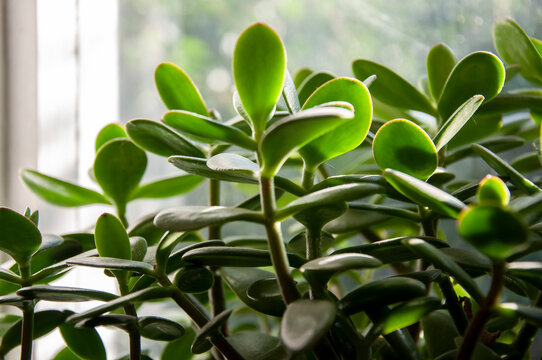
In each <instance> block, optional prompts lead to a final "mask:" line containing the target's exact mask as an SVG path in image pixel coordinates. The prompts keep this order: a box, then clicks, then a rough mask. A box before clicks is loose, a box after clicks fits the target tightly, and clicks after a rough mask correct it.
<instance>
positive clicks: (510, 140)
mask: <svg viewBox="0 0 542 360" xmlns="http://www.w3.org/2000/svg"><path fill="white" fill-rule="evenodd" d="M478 144H479V145H482V146H483V147H485V148H487V149H489V150H491V151H493V152H495V153H498V152H502V151H506V150H510V149H514V148H517V147H519V146H521V145H523V144H525V140H523V139H522V138H520V137H519V136H499V137H492V138H489V139H486V140H482V141H480V142H478ZM475 154H476V153H475V152H474V151H473V150H472V148H471V147H470V144H469V145H467V146H462V147H460V148H458V149H457V150H455V151H453V152H450V153H448V154H446V158H445V159H444V160H445V163H446V164H453V163H454V162H456V161H459V160H462V159H464V158H466V157H469V156H474V155H475Z"/></svg>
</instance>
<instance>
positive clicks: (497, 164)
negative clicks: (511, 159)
mask: <svg viewBox="0 0 542 360" xmlns="http://www.w3.org/2000/svg"><path fill="white" fill-rule="evenodd" d="M471 147H472V149H473V150H474V151H475V152H476V153H477V154H478V155H480V157H481V158H482V159H483V160H484V161H485V162H486V163H487V164H488V165H489V166H491V167H492V168H493V169H494V170H495V171H496V172H497V173H498V174H499V175H501V176H503V177H506V178H507V179H508V180H509V181H510V182H511V183H512V184H514V185H516V186H517V187H518V188H520V189H522V190H523V191H524V192H525V193H527V194H529V195H534V194H537V193H539V192H541V191H542V189H540V188H539V187H538V186H537V185H535V184H534V183H533V182H532V181H531V180H529V179H527V178H526V177H525V176H523V175H522V174H521V173H520V172H519V171H517V170H516V169H514V168H513V167H512V166H510V165H509V164H508V163H507V162H506V161H504V160H503V159H501V158H500V157H499V156H498V155H496V154H495V153H494V152H492V151H491V150H489V149H486V148H485V147H483V146H481V145H479V144H472V145H471Z"/></svg>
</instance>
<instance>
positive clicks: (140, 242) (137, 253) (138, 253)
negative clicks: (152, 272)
mask: <svg viewBox="0 0 542 360" xmlns="http://www.w3.org/2000/svg"><path fill="white" fill-rule="evenodd" d="M147 249H148V245H147V240H145V238H143V237H141V236H130V252H131V253H132V257H131V258H132V259H133V260H135V261H143V259H144V258H145V255H146V254H147Z"/></svg>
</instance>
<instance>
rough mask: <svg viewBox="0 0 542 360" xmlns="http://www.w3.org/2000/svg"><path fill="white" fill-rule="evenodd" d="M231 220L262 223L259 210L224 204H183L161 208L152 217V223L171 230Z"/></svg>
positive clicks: (191, 228)
mask: <svg viewBox="0 0 542 360" xmlns="http://www.w3.org/2000/svg"><path fill="white" fill-rule="evenodd" d="M232 221H250V222H256V223H262V222H263V217H262V215H261V214H260V213H259V212H256V211H252V210H247V209H241V208H232V207H226V206H183V207H179V208H173V209H167V210H163V211H161V212H159V213H158V215H156V217H155V218H154V224H155V225H156V226H158V227H159V228H161V229H166V230H172V231H189V230H197V229H201V228H203V227H206V226H209V225H219V224H223V223H227V222H232Z"/></svg>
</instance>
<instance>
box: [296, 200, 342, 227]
mask: <svg viewBox="0 0 542 360" xmlns="http://www.w3.org/2000/svg"><path fill="white" fill-rule="evenodd" d="M347 209H348V205H347V204H346V202H338V203H335V204H330V205H324V206H315V207H310V208H308V209H306V210H304V211H301V212H298V213H297V214H296V215H295V216H294V218H295V219H296V220H297V221H298V222H300V223H301V224H303V226H305V227H306V228H307V229H317V230H320V229H321V228H322V227H323V226H324V225H325V224H327V223H328V222H330V221H331V220H333V219H335V218H337V217H339V216H341V215H342V214H344V212H345V211H346V210H347Z"/></svg>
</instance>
